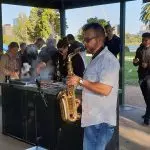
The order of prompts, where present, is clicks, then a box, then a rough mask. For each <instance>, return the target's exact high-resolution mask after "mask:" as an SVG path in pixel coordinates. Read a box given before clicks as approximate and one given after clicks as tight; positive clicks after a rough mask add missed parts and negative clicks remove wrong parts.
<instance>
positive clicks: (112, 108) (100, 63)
mask: <svg viewBox="0 0 150 150" xmlns="http://www.w3.org/2000/svg"><path fill="white" fill-rule="evenodd" d="M48 43H49V44H48ZM44 44H45V42H44V40H43V39H42V38H38V39H37V41H36V42H35V43H34V44H30V45H26V44H25V43H22V44H21V45H20V51H19V52H18V49H19V46H18V44H17V43H15V42H12V43H10V45H9V50H8V52H7V53H6V54H4V55H3V56H2V57H1V62H2V63H1V68H3V69H2V73H3V74H4V76H3V77H5V75H10V76H11V78H14V79H19V78H20V77H21V78H24V77H25V76H27V75H29V76H31V77H37V76H38V77H39V75H40V76H42V73H43V72H47V75H48V78H47V79H48V80H50V79H55V77H56V76H55V75H56V74H55V73H56V72H57V71H58V70H59V72H60V74H59V75H60V76H61V79H63V78H64V79H65V80H66V84H67V85H74V86H81V87H82V89H83V90H82V117H81V126H82V127H83V128H84V137H83V149H84V150H105V148H106V146H107V144H108V143H109V141H110V140H111V138H112V136H113V133H114V128H115V126H116V107H117V95H118V80H119V68H120V65H119V62H118V59H117V55H118V53H119V52H120V51H121V45H120V38H119V37H117V36H116V35H115V34H113V28H112V27H111V25H107V26H106V27H105V29H104V28H103V27H102V26H101V25H100V24H98V23H90V24H86V25H84V27H83V43H80V42H78V41H76V40H75V38H74V36H73V35H72V34H68V35H67V36H66V37H64V38H62V39H60V40H59V41H58V43H57V44H56V41H55V40H54V39H53V38H51V39H49V41H48V42H47V43H46V46H44V47H42V46H43V45H44ZM55 45H56V46H55ZM77 48H79V49H80V52H79V53H78V54H77V55H75V56H74V57H73V58H72V67H73V72H74V75H73V76H68V75H67V59H68V55H69V54H70V53H72V52H74V51H75V50H76V49H77ZM39 49H41V50H40V52H39V53H38V50H39ZM85 50H86V51H87V52H88V53H90V54H92V58H91V61H90V63H89V64H86V57H85V56H86V55H85ZM18 60H19V61H18ZM17 62H19V63H17ZM26 63H28V65H29V66H30V67H27V66H26ZM22 68H28V69H27V70H28V71H27V72H25V71H22ZM45 69H46V70H47V71H46V70H45ZM57 69H58V70H57ZM4 70H6V72H5V71H4ZM21 73H22V74H21ZM43 76H44V75H43ZM66 128H67V132H68V128H70V129H69V130H70V131H71V130H73V129H74V127H73V128H72V127H70V126H68V125H66V124H65V123H64V125H63V126H62V131H61V132H62V134H63V135H61V136H60V137H61V138H62V139H59V140H60V141H61V140H62V141H63V144H64V143H65V142H66V143H67V144H68V141H64V139H65V136H66V134H65V131H66ZM60 134H61V133H60ZM69 140H70V141H71V140H74V138H73V135H71V133H70V138H69ZM60 143H61V142H60ZM67 149H68V150H70V149H72V150H73V147H69V146H68V147H66V148H65V150H67ZM60 150H62V147H61V146H60Z"/></svg>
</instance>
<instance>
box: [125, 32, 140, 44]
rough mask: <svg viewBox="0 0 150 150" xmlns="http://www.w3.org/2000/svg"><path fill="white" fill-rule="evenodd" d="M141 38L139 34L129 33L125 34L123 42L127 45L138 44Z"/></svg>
mask: <svg viewBox="0 0 150 150" xmlns="http://www.w3.org/2000/svg"><path fill="white" fill-rule="evenodd" d="M141 40H142V38H141V36H140V35H135V34H130V33H126V34H125V43H126V45H127V46H130V45H140V43H141Z"/></svg>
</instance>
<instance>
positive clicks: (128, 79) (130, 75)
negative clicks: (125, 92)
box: [87, 52, 138, 85]
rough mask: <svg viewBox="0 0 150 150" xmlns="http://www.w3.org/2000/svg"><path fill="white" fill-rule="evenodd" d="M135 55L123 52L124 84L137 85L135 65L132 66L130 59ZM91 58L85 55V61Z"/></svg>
mask: <svg viewBox="0 0 150 150" xmlns="http://www.w3.org/2000/svg"><path fill="white" fill-rule="evenodd" d="M134 56H135V53H134V52H132V53H131V52H126V53H125V84H128V85H137V84H138V77H137V67H135V66H133V64H132V60H133V58H134ZM90 59H91V57H90V56H87V62H89V61H90Z"/></svg>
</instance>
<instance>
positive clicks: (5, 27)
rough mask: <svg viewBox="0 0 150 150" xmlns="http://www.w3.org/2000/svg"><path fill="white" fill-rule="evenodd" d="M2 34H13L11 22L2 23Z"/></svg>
mask: <svg viewBox="0 0 150 150" xmlns="http://www.w3.org/2000/svg"><path fill="white" fill-rule="evenodd" d="M3 35H7V36H13V27H12V26H11V24H4V25H3Z"/></svg>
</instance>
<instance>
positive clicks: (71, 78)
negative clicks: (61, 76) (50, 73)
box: [67, 75, 80, 86]
mask: <svg viewBox="0 0 150 150" xmlns="http://www.w3.org/2000/svg"><path fill="white" fill-rule="evenodd" d="M79 80H80V77H78V76H76V75H73V76H68V77H67V85H69V86H71V85H74V86H77V85H78V84H79Z"/></svg>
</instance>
